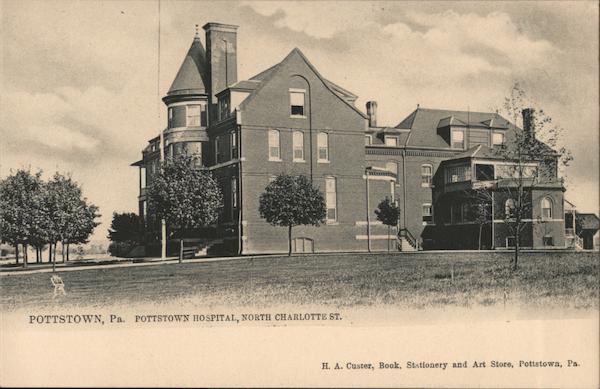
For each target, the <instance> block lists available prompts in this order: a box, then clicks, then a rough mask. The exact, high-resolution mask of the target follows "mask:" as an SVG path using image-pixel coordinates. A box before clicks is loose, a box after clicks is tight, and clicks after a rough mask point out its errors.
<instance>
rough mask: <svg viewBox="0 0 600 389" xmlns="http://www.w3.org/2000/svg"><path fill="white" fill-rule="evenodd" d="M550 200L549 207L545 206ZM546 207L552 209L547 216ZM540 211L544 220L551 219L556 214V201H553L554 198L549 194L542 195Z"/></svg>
mask: <svg viewBox="0 0 600 389" xmlns="http://www.w3.org/2000/svg"><path fill="white" fill-rule="evenodd" d="M546 201H547V202H548V205H549V207H548V208H545V207H544V202H546ZM544 209H549V210H550V215H549V216H546V215H544ZM540 212H541V215H542V219H544V220H549V219H552V216H553V214H554V202H553V201H552V199H551V198H550V197H548V196H545V197H542V200H541V201H540Z"/></svg>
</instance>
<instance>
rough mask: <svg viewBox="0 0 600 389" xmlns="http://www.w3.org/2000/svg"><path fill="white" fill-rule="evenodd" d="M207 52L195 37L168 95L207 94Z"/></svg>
mask: <svg viewBox="0 0 600 389" xmlns="http://www.w3.org/2000/svg"><path fill="white" fill-rule="evenodd" d="M205 80H206V52H205V51H204V47H202V43H200V38H199V37H197V36H196V37H195V38H194V41H193V42H192V45H191V46H190V49H189V50H188V52H187V54H186V56H185V58H184V60H183V63H182V64H181V67H180V68H179V71H178V72H177V75H176V76H175V80H173V83H172V84H171V87H170V88H169V91H168V92H167V95H169V96H172V95H186V94H206V87H205V85H206V83H205Z"/></svg>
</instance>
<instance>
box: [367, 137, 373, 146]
mask: <svg viewBox="0 0 600 389" xmlns="http://www.w3.org/2000/svg"><path fill="white" fill-rule="evenodd" d="M372 144H373V136H371V135H365V146H371V145H372Z"/></svg>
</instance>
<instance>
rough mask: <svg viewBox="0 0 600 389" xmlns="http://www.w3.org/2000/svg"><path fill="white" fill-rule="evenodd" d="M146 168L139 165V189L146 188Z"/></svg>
mask: <svg viewBox="0 0 600 389" xmlns="http://www.w3.org/2000/svg"><path fill="white" fill-rule="evenodd" d="M146 187H147V183H146V168H145V167H144V166H140V189H146Z"/></svg>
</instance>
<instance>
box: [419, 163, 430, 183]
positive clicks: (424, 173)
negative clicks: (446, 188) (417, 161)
mask: <svg viewBox="0 0 600 389" xmlns="http://www.w3.org/2000/svg"><path fill="white" fill-rule="evenodd" d="M431 177H433V166H431V165H430V164H425V165H421V186H422V187H423V188H428V187H430V186H431Z"/></svg>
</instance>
